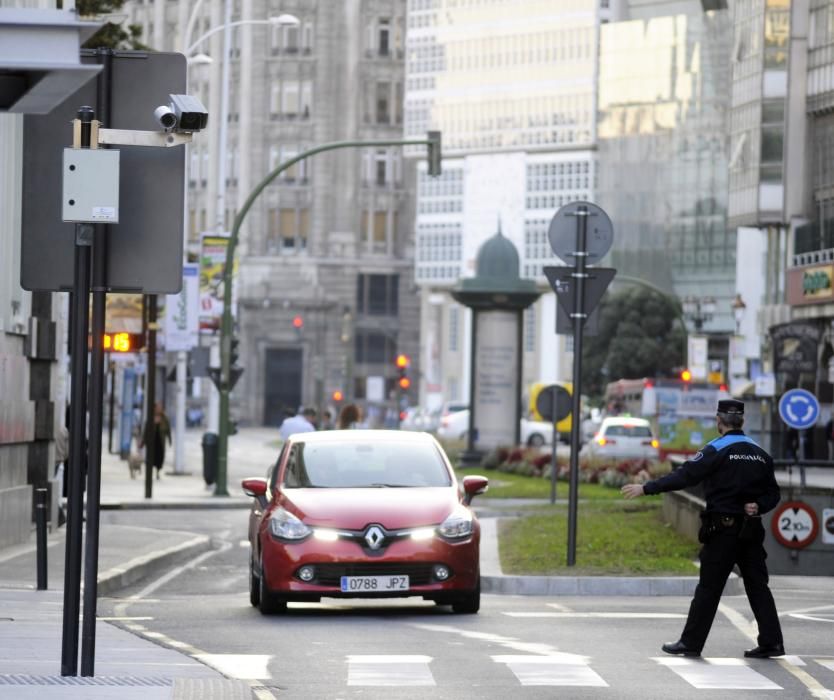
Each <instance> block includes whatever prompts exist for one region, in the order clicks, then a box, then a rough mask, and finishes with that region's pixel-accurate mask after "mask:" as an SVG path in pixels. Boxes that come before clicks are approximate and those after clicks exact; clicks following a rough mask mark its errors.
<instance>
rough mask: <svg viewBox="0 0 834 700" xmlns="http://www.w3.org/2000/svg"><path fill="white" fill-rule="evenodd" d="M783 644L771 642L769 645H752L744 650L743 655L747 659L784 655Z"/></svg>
mask: <svg viewBox="0 0 834 700" xmlns="http://www.w3.org/2000/svg"><path fill="white" fill-rule="evenodd" d="M784 655H785V645H784V644H773V645H772V646H769V647H762V646H758V647H753V648H752V649H748V650H747V651H745V652H744V657H745V658H747V659H769V658H770V657H771V656H784Z"/></svg>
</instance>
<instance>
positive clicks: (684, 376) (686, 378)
mask: <svg viewBox="0 0 834 700" xmlns="http://www.w3.org/2000/svg"><path fill="white" fill-rule="evenodd" d="M681 379H682V380H683V381H685V382H691V381H692V372H690V371H689V370H688V369H685V370H683V372H681Z"/></svg>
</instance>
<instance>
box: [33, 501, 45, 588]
mask: <svg viewBox="0 0 834 700" xmlns="http://www.w3.org/2000/svg"><path fill="white" fill-rule="evenodd" d="M46 500H47V490H46V489H36V490H35V529H36V538H37V542H36V556H37V560H38V562H37V570H38V590H39V591H45V590H46Z"/></svg>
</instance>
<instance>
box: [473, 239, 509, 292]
mask: <svg viewBox="0 0 834 700" xmlns="http://www.w3.org/2000/svg"><path fill="white" fill-rule="evenodd" d="M518 267H519V259H518V251H517V250H516V247H515V245H513V242H512V241H511V240H510V239H509V238H504V236H503V235H502V234H501V231H500V230H499V231H498V233H496V234H495V235H494V236H493V237H492V238H490V239H489V240H487V241H486V242H484V244H483V245H482V246H481V248H480V249H479V250H478V259H477V261H476V264H475V269H476V276H477V277H480V278H482V279H489V280H490V281H498V280H501V281H506V282H507V283H509V284H512V283H513V281H514V280H517V279H518V278H519V274H518Z"/></svg>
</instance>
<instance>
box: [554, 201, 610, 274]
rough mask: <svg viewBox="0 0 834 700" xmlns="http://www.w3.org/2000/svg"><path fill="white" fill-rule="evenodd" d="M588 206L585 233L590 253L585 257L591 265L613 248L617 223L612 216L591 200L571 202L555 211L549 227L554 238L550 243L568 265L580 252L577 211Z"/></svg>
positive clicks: (586, 249) (586, 244)
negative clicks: (577, 239)
mask: <svg viewBox="0 0 834 700" xmlns="http://www.w3.org/2000/svg"><path fill="white" fill-rule="evenodd" d="M580 207H584V208H585V211H587V212H588V228H587V233H586V236H585V252H587V253H588V256H587V257H586V258H585V261H586V262H587V264H588V265H593V264H594V263H596V262H599V261H600V260H601V259H602V257H603V256H604V255H605V254H606V253H607V252H608V251H609V250H610V249H611V244H612V243H613V242H614V227H613V226H612V225H611V219H609V218H608V214H606V213H605V212H604V211H603V210H602V209H600V208H599V207H598V206H597V205H596V204H591V203H590V202H570V203H569V204H565V205H564V206H562V207H559V210H558V211H557V212H556V213H555V214H554V215H553V218H552V219H551V220H550V227H549V228H548V229H547V238H548V239H549V240H550V247H551V248H553V252H554V253H556V255H558V256H559V257H560V258H561V259H562V260H563V261H564V262H565V263H566V264H567V265H573V264H574V259H575V257H576V256H575V255H574V253H575V252H576V243H577V241H576V236H577V226H578V224H577V222H578V219H579V217H578V216H577V215H576V212H577V211H579V208H580Z"/></svg>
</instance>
